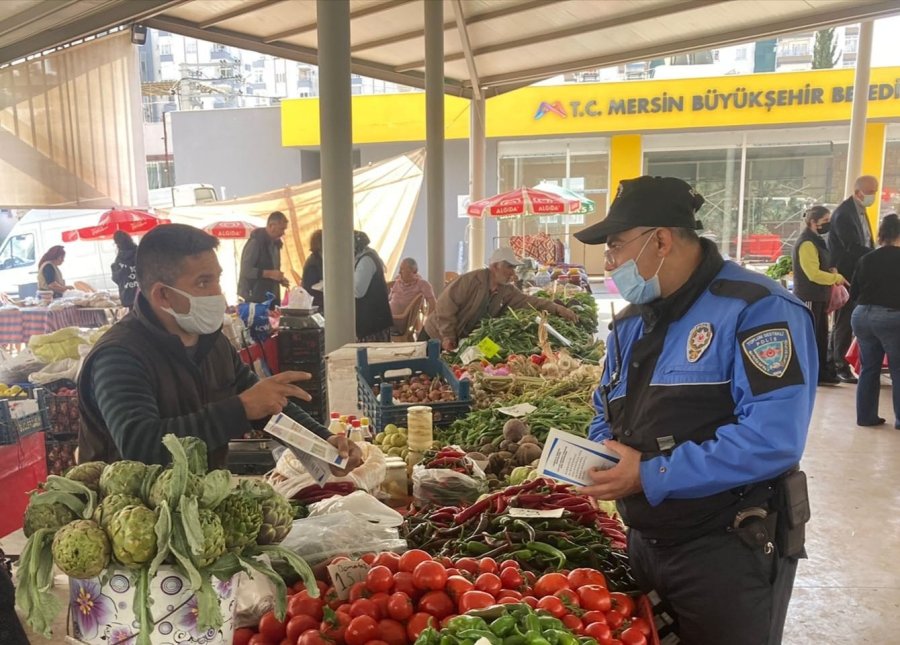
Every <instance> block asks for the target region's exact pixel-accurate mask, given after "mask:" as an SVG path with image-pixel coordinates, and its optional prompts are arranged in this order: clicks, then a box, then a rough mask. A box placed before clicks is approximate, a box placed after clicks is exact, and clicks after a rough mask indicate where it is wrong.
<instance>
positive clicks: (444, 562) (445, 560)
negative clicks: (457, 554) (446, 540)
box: [434, 555, 453, 569]
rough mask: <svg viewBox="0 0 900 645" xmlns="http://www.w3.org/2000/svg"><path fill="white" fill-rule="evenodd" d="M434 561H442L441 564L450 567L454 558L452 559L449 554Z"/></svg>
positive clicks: (446, 567)
mask: <svg viewBox="0 0 900 645" xmlns="http://www.w3.org/2000/svg"><path fill="white" fill-rule="evenodd" d="M434 561H435V562H440V563H441V566H442V567H444V568H445V569H449V568H450V567H452V566H453V560H451V559H450V558H448V557H447V556H444V555H442V556H439V557H437V558H435V559H434Z"/></svg>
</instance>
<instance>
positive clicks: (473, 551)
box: [463, 542, 491, 555]
mask: <svg viewBox="0 0 900 645" xmlns="http://www.w3.org/2000/svg"><path fill="white" fill-rule="evenodd" d="M463 550H464V551H465V552H466V553H467V554H469V555H484V554H485V553H487V552H488V551H490V550H491V548H490V547H489V546H488V545H487V544H482V543H481V542H466V543H465V544H464V545H463Z"/></svg>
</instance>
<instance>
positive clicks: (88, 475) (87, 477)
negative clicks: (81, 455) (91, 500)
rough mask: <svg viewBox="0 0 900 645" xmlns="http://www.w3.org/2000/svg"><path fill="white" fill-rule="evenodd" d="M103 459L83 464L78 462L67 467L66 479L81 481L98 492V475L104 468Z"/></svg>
mask: <svg viewBox="0 0 900 645" xmlns="http://www.w3.org/2000/svg"><path fill="white" fill-rule="evenodd" d="M106 465H107V464H106V462H105V461H89V462H87V463H84V464H78V465H77V466H74V467H72V468H70V469H69V472H67V473H66V479H71V480H73V481H76V482H81V483H82V484H84V485H85V486H87V487H88V488H90V489H91V490H92V491H94V492H95V493H99V492H100V475H102V474H103V469H104V468H106Z"/></svg>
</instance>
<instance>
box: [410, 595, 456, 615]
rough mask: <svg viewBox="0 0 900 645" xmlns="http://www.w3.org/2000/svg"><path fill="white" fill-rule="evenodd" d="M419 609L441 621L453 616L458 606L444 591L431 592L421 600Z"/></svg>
mask: <svg viewBox="0 0 900 645" xmlns="http://www.w3.org/2000/svg"><path fill="white" fill-rule="evenodd" d="M418 609H419V611H424V612H425V613H427V614H431V615H432V616H434V617H435V618H437V619H438V620H440V619H442V618H445V617H447V616H449V615H450V614H452V613H453V612H454V611H455V610H456V605H455V603H454V602H453V601H452V600H451V599H450V596H448V595H447V594H446V593H444V592H443V591H429V592H428V593H426V594H425V595H424V596H422V599H421V600H419V606H418Z"/></svg>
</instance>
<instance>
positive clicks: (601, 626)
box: [584, 623, 612, 643]
mask: <svg viewBox="0 0 900 645" xmlns="http://www.w3.org/2000/svg"><path fill="white" fill-rule="evenodd" d="M584 635H585V636H589V637H590V638H595V639H597V641H598V642H600V643H605V642H608V641H609V639H610V638H612V630H611V629H610V628H609V625H607V624H606V623H591V624H590V625H588V626H587V627H585V628H584Z"/></svg>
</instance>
